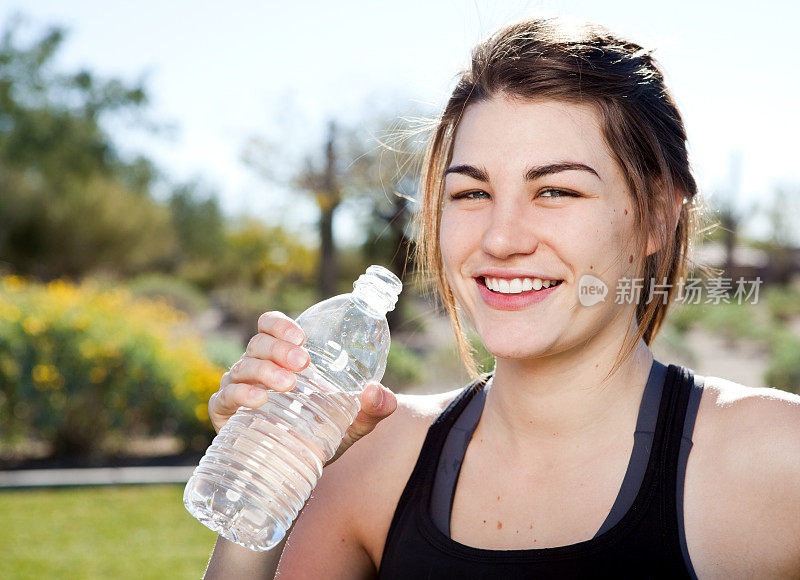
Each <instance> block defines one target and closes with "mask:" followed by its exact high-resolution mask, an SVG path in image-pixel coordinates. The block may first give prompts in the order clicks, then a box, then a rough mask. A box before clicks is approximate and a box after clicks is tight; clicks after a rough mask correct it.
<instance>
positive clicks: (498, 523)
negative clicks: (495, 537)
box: [497, 521, 503, 530]
mask: <svg viewBox="0 0 800 580" xmlns="http://www.w3.org/2000/svg"><path fill="white" fill-rule="evenodd" d="M497 529H498V530H502V529H503V522H500V521H498V522H497Z"/></svg>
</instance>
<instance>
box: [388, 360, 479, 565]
mask: <svg viewBox="0 0 800 580" xmlns="http://www.w3.org/2000/svg"><path fill="white" fill-rule="evenodd" d="M491 378H492V374H491V373H489V374H486V375H484V376H482V377H480V378H479V379H477V380H475V381H474V382H472V383H470V384H469V385H467V386H466V387H464V389H462V391H461V392H460V393H459V394H458V395H456V397H455V398H454V399H453V400H452V401H451V402H450V404H449V405H448V406H447V407H446V408H445V410H444V411H442V412H441V413H440V414H439V416H438V417H437V418H436V419H435V420H434V422H433V423H432V424H431V426H430V427H428V433H427V435H426V436H425V441H424V442H423V443H422V449H421V450H420V452H419V456H418V457H417V462H416V463H415V464H414V469H413V470H412V471H411V475H410V476H409V478H408V482H407V483H406V487H405V488H404V489H403V493H402V494H401V495H400V499H399V500H398V502H397V509H395V512H394V516H393V517H392V523H391V524H390V525H389V533H388V535H387V536H386V543H385V544H384V555H385V554H386V550H387V548H388V547H389V546H390V545H392V543H393V540H394V537H393V536H394V535H395V534H396V533H397V530H398V528H399V527H400V526H399V522H400V519H401V518H402V517H403V516H404V515H405V514H406V510H407V509H410V508H411V507H412V506H413V505H414V504H415V502H418V501H421V500H422V498H424V497H425V495H426V493H425V490H426V488H427V486H426V483H427V482H428V481H430V479H431V477H432V475H433V472H434V471H435V470H436V465H437V464H438V460H439V456H440V455H441V452H442V447H443V445H444V442H445V439H446V438H447V433H448V432H449V431H450V429H451V427H452V426H453V423H454V422H455V421H456V419H457V418H458V417H459V416H460V415H461V413H462V411H463V410H464V408H465V407H466V406H467V405H468V404H469V402H470V401H471V400H472V398H473V397H474V396H475V395H476V394H477V393H478V392H480V391H482V390H483V388H484V387H485V386H486V383H487V382H488V381H489V380H490V379H491ZM425 503H426V505H427V502H425Z"/></svg>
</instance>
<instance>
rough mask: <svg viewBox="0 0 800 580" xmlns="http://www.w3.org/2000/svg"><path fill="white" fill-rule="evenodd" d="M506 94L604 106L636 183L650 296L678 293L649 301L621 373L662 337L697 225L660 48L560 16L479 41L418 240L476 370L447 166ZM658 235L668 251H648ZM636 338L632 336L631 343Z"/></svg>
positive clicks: (426, 197) (429, 161)
mask: <svg viewBox="0 0 800 580" xmlns="http://www.w3.org/2000/svg"><path fill="white" fill-rule="evenodd" d="M500 95H502V96H508V97H512V98H520V99H542V98H544V99H554V100H558V101H563V102H569V103H587V104H592V105H594V106H595V107H596V108H597V110H598V112H599V113H600V116H601V119H602V130H603V133H604V137H605V140H606V141H607V143H608V145H609V147H610V149H611V151H612V152H613V154H614V155H615V156H616V159H617V162H618V163H619V166H620V168H621V169H622V171H623V174H624V175H625V177H626V179H627V182H628V186H629V189H630V191H631V192H632V196H633V199H634V202H635V203H634V208H635V212H636V213H635V217H636V218H637V219H636V221H637V223H638V224H639V227H638V231H637V240H636V241H637V243H636V247H637V248H638V256H636V258H637V260H638V263H641V261H642V260H643V259H644V272H643V276H644V279H645V280H644V287H643V288H642V294H641V296H642V297H647V296H649V292H650V287H651V280H656V281H657V283H661V284H664V283H666V284H668V287H667V288H668V290H667V292H668V294H667V299H666V304H664V303H663V302H662V300H657V299H653V300H648V301H644V300H639V302H638V304H637V305H636V309H635V316H636V320H637V322H638V324H637V329H636V332H635V334H634V336H633V338H632V340H630V342H628V343H627V348H625V342H623V345H621V347H620V356H619V357H618V360H617V362H616V363H615V365H614V369H612V371H611V372H612V373H613V372H614V370H615V369H616V368H618V366H619V364H621V362H622V361H623V360H624V359H625V358H626V357H627V356H628V355H629V354H630V353H631V352H632V351H633V349H634V348H635V345H636V343H638V341H639V339H640V338H644V340H645V342H646V343H647V344H648V345H649V344H650V343H651V342H652V340H653V339H654V338H655V336H656V334H657V333H658V331H659V329H660V327H661V325H662V323H663V321H664V317H665V315H666V313H667V310H668V308H669V304H670V302H671V301H672V299H673V296H674V294H675V291H676V285H677V283H678V282H679V281H680V280H682V279H683V278H684V276H685V273H686V268H687V259H688V250H689V243H690V239H691V238H692V236H693V234H694V232H695V229H696V219H697V216H696V211H695V203H694V202H695V196H696V194H697V185H696V183H695V180H694V177H693V176H692V171H691V167H690V165H689V160H688V153H687V149H686V132H685V130H684V126H683V121H682V119H681V116H680V113H679V112H678V109H677V107H676V105H675V103H674V101H673V99H672V97H671V96H670V94H669V92H668V91H667V89H666V87H665V84H664V77H663V74H662V73H661V70H660V69H659V67H658V65H657V64H656V62H655V61H654V59H653V58H652V57H651V55H650V52H649V51H647V50H645V49H643V48H642V47H641V46H639V45H638V44H635V43H633V42H630V41H628V40H625V39H622V38H620V37H619V36H616V35H614V34H612V33H611V32H610V31H608V30H607V29H605V28H604V27H601V26H597V25H593V24H584V25H580V26H570V25H567V24H565V23H564V22H563V21H561V20H559V19H554V18H548V19H532V20H525V21H522V22H519V23H516V24H512V25H510V26H507V27H505V28H503V29H501V30H500V31H498V32H497V33H495V34H494V35H493V36H491V37H490V38H488V39H487V40H485V41H483V42H481V43H480V44H478V45H477V46H476V47H475V49H474V50H473V53H472V63H471V66H470V67H469V68H468V69H467V70H465V71H463V72H462V73H461V75H460V77H459V80H458V83H457V85H456V87H455V89H454V90H453V93H452V95H451V96H450V99H449V101H448V103H447V105H446V107H445V109H444V111H443V112H442V114H441V116H440V117H439V119H438V121H437V124H436V126H435V128H434V131H433V134H432V135H431V138H430V140H429V142H428V147H427V151H426V154H425V160H424V162H423V168H422V183H421V198H422V199H421V207H420V211H419V213H418V214H417V228H418V234H419V240H418V244H417V245H416V253H417V255H416V261H417V264H418V265H419V267H420V268H421V270H422V272H427V273H428V275H429V278H428V280H429V282H433V283H434V284H435V287H436V288H437V289H438V292H439V298H440V300H441V302H442V304H443V306H444V307H445V309H446V310H447V313H448V316H449V317H450V321H451V323H452V325H453V328H454V330H455V332H456V337H457V340H458V346H459V351H460V353H461V358H462V360H463V361H464V364H465V365H466V367H467V370H468V371H469V372H470V374H472V375H473V376H474V375H475V374H476V365H475V361H474V359H473V356H472V348H471V347H470V345H469V342H468V341H467V339H466V337H465V335H464V330H463V328H462V325H461V322H460V321H459V317H458V311H457V306H456V302H455V297H454V295H453V291H452V289H451V288H450V286H449V285H448V284H447V281H446V279H445V274H444V268H443V265H442V258H441V253H440V249H439V234H440V221H441V202H442V199H443V195H444V171H445V169H447V167H448V165H449V164H450V161H451V158H452V151H453V142H454V139H455V134H456V131H457V130H458V125H459V121H460V119H461V117H462V115H463V114H464V111H465V109H466V107H467V106H468V105H470V104H474V103H478V102H480V101H483V100H487V99H490V98H492V97H494V96H500ZM676 193H679V194H680V195H682V196H683V200H684V203H683V205H682V207H681V210H680V215H679V217H678V224H677V228H675V229H673V228H672V227H671V224H672V223H673V222H672V219H674V211H675V210H674V208H675V204H674V199H675V194H676ZM648 232H649V234H650V235H651V236H654V237H655V239H656V240H657V241H658V243H659V247H660V249H658V250H657V251H656V252H655V253H653V254H651V255H650V256H645V253H646V242H647V239H648ZM430 278H433V280H431V279H430ZM658 281H660V282H658ZM628 338H629V337H628V335H626V341H627V340H628Z"/></svg>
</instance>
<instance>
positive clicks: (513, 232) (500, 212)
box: [481, 204, 539, 259]
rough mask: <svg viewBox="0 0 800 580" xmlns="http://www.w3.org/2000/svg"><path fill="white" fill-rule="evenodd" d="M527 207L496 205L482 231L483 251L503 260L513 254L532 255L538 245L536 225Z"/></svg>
mask: <svg viewBox="0 0 800 580" xmlns="http://www.w3.org/2000/svg"><path fill="white" fill-rule="evenodd" d="M528 209H529V208H527V207H520V206H518V205H517V204H505V205H500V204H497V205H495V207H494V208H493V210H492V213H491V218H490V220H489V223H488V224H486V228H485V229H484V231H483V239H482V243H481V246H482V248H483V251H484V252H486V253H487V254H490V255H492V256H494V257H496V258H500V259H505V258H509V257H511V256H513V255H515V254H532V253H533V252H535V251H536V248H537V246H538V245H539V236H538V235H537V234H536V232H535V230H536V224H535V219H534V217H535V216H533V215H531V212H530V211H528Z"/></svg>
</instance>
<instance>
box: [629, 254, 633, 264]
mask: <svg viewBox="0 0 800 580" xmlns="http://www.w3.org/2000/svg"><path fill="white" fill-rule="evenodd" d="M628 264H633V254H631V255H630V256H628Z"/></svg>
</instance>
